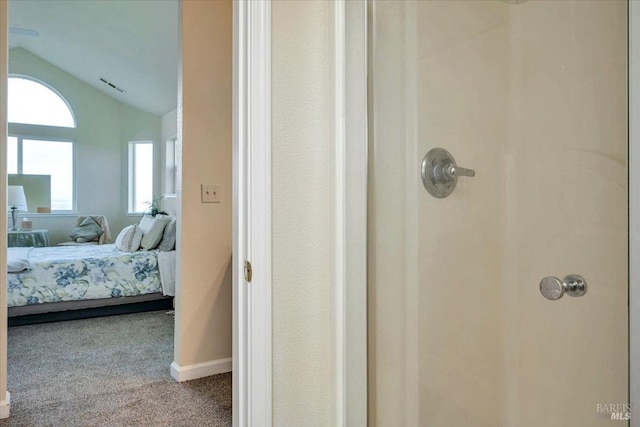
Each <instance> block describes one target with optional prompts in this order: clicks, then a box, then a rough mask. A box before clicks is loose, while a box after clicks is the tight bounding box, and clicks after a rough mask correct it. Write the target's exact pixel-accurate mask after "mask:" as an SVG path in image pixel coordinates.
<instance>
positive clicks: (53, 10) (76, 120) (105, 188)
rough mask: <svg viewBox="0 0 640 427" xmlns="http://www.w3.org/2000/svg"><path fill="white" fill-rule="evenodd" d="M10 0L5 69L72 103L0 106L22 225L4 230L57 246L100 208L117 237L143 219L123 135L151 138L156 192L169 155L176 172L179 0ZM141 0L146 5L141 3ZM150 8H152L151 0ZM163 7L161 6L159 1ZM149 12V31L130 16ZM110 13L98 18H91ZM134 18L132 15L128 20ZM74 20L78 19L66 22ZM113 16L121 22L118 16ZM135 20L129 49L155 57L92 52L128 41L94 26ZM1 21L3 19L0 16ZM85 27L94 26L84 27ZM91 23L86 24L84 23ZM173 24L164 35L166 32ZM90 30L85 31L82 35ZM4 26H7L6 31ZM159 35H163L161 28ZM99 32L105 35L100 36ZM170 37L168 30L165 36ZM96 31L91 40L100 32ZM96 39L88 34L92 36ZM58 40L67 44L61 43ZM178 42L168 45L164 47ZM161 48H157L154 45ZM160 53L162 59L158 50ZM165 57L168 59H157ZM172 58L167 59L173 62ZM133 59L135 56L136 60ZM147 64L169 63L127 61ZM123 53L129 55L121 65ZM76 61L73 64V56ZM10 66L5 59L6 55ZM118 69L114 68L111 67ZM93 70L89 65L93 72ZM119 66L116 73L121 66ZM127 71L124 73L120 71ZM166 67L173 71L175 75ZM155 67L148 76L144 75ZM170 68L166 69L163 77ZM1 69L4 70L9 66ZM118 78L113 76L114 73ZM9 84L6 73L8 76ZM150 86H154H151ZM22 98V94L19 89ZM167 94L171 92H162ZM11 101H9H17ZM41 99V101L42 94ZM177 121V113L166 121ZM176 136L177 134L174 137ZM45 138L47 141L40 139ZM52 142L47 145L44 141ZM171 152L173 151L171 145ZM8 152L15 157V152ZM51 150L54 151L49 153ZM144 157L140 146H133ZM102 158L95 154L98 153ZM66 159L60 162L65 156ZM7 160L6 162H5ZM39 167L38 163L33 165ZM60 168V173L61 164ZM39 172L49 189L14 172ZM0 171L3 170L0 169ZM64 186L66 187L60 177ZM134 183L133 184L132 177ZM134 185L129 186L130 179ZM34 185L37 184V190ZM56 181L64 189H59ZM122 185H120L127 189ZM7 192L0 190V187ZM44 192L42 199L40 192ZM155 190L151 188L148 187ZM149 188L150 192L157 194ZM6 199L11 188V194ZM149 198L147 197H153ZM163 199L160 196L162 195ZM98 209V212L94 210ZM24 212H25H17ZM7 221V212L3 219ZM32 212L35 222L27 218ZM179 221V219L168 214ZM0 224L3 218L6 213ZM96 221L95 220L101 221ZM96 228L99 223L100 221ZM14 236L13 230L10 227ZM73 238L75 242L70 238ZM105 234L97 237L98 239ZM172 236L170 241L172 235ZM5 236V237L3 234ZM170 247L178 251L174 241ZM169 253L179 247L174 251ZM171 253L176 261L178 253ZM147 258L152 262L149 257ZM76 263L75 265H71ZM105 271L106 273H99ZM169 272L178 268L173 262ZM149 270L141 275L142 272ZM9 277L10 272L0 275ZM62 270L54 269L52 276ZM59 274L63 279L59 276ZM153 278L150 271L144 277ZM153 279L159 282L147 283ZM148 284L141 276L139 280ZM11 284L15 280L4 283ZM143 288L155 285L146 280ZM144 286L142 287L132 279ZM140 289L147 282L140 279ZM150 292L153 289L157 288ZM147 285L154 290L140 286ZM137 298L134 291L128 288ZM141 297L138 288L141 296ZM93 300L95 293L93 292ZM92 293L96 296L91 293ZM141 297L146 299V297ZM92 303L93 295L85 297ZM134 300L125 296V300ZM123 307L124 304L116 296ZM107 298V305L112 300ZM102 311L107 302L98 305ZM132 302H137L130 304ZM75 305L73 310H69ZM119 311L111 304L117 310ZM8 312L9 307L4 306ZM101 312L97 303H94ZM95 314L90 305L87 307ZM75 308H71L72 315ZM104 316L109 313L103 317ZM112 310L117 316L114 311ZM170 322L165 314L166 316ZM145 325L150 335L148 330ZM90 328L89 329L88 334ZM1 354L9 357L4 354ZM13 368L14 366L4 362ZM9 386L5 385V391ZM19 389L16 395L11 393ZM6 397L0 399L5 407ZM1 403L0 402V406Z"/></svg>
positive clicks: (23, 242)
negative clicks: (40, 112)
mask: <svg viewBox="0 0 640 427" xmlns="http://www.w3.org/2000/svg"><path fill="white" fill-rule="evenodd" d="M3 3H4V6H5V7H8V13H6V12H7V11H6V10H3V11H2V13H0V16H3V17H7V16H8V17H9V18H8V19H9V20H10V22H9V23H6V22H4V23H3V24H8V27H9V29H10V30H9V37H8V39H4V44H3V45H2V46H1V47H2V50H3V51H5V52H8V53H9V54H8V58H9V63H8V67H7V68H8V71H9V74H10V76H15V77H19V78H21V80H25V81H28V82H30V83H34V84H38V85H40V86H42V87H44V88H46V89H48V90H49V92H50V93H52V94H54V95H58V97H59V98H58V99H59V100H60V101H61V103H60V102H59V104H60V105H62V106H65V107H67V108H68V111H69V114H70V116H71V123H70V124H69V125H66V124H62V125H60V126H57V127H52V126H51V125H52V123H41V124H45V125H47V127H42V126H39V124H38V123H36V122H29V121H28V120H24V119H21V118H18V119H16V116H15V114H12V111H14V112H15V111H16V110H17V109H16V108H11V104H12V102H11V101H12V100H11V99H10V100H9V102H10V108H9V111H8V112H3V116H4V117H7V115H8V116H9V117H8V119H9V120H8V121H10V122H11V123H10V124H9V125H8V129H7V123H6V121H5V120H3V129H5V130H7V131H8V133H9V134H10V137H9V139H8V141H7V142H8V145H7V149H8V155H9V157H8V158H7V162H8V164H5V165H4V167H5V171H8V172H9V173H10V174H11V173H12V174H14V175H15V176H13V177H12V176H10V177H9V179H8V180H7V179H6V178H5V181H4V182H3V183H2V187H3V192H5V191H6V189H7V187H6V185H7V184H8V185H9V187H8V190H9V193H11V194H9V196H12V195H13V193H14V192H15V191H14V190H16V188H15V187H19V190H20V192H19V194H18V196H16V197H17V199H15V200H18V202H16V203H11V205H13V206H15V207H16V209H14V211H16V210H17V211H18V215H17V226H16V227H15V228H16V229H18V230H15V231H12V232H10V234H9V241H10V242H12V243H11V246H16V247H18V246H20V247H22V246H25V247H26V246H27V245H30V246H51V247H57V246H58V244H60V243H63V242H66V241H69V240H70V238H69V236H68V235H69V233H70V232H71V231H72V230H73V229H74V226H76V225H79V224H76V218H77V217H78V214H79V213H91V214H94V213H99V214H101V215H102V216H103V217H104V218H108V219H109V225H110V227H111V232H112V233H113V234H112V238H111V241H112V242H113V240H115V238H116V236H117V235H118V233H119V231H120V229H123V228H126V226H127V225H129V224H132V223H137V222H138V221H139V220H140V216H141V212H137V211H132V210H131V209H130V205H127V199H128V196H127V193H126V192H127V190H130V187H127V185H122V183H123V182H127V180H128V176H129V175H131V167H132V162H131V161H130V160H129V161H128V160H127V157H130V156H128V154H129V153H128V152H127V146H126V144H128V143H129V141H131V140H136V141H138V140H145V141H152V142H153V147H152V148H153V151H152V152H150V155H151V157H150V161H151V163H152V167H153V169H154V171H155V176H154V178H153V179H150V180H148V182H150V185H151V188H152V191H153V193H152V194H153V195H155V194H163V193H164V187H165V176H164V174H165V173H166V174H168V173H169V171H168V168H169V167H171V164H170V162H173V168H174V171H173V175H172V179H173V180H174V182H175V159H176V157H179V155H178V156H176V155H174V156H171V157H170V158H169V156H167V155H166V153H167V152H166V151H165V146H164V144H163V142H164V141H166V140H171V139H173V140H175V138H176V137H177V135H178V130H177V128H178V124H177V116H178V114H177V70H178V40H179V37H178V31H179V22H178V16H179V13H178V2H177V1H175V2H156V4H155V5H153V6H155V10H154V13H155V15H154V13H150V12H149V10H148V9H149V7H148V6H149V5H150V4H151V3H150V2H131V4H130V5H127V6H128V7H130V8H131V9H132V10H131V11H130V12H131V13H125V15H126V16H127V22H123V21H125V20H124V19H122V16H121V14H122V13H123V11H122V7H123V6H125V5H124V4H120V5H119V6H120V8H118V7H116V8H115V9H114V6H117V5H116V4H115V2H86V3H82V2H81V3H78V4H69V3H68V2H67V3H66V4H60V3H58V2H17V1H16V2H13V1H11V2H8V3H7V2H3ZM64 7H71V8H73V10H70V11H66V12H65V11H63V10H62V9H63V8H64ZM145 8H146V9H145ZM152 9H153V8H152ZM158 9H161V10H158ZM150 16H155V18H156V19H155V20H157V21H158V26H159V27H161V31H158V32H157V33H156V34H154V36H153V37H148V32H149V31H151V32H152V33H153V32H154V30H153V29H152V28H149V25H146V26H145V25H138V24H136V22H138V23H139V22H144V21H146V20H148V19H149V18H150ZM96 17H98V18H99V19H101V20H107V21H109V20H110V21H109V22H103V23H96V22H98V21H93V23H92V20H93V19H94V18H96ZM132 21H133V23H132ZM70 22H73V23H74V24H75V25H69V23H70ZM114 22H117V25H115V24H114ZM127 24H130V25H129V26H128V28H130V29H131V28H132V29H135V31H147V35H144V34H142V35H140V37H139V40H135V38H136V37H137V36H136V34H138V33H132V32H131V31H124V33H125V34H126V36H127V37H129V38H133V40H130V41H133V42H132V43H129V44H132V45H134V46H133V49H134V50H135V49H136V48H138V49H142V50H144V51H145V52H146V53H147V55H148V56H151V52H154V54H155V55H156V59H154V58H146V57H144V56H143V57H142V58H140V57H138V58H136V55H134V54H132V53H131V49H129V50H127V51H126V52H125V50H126V49H123V48H120V49H119V52H118V54H120V55H121V56H119V57H117V55H116V57H117V58H116V59H115V61H116V64H115V66H114V62H113V61H114V59H113V58H109V57H110V54H111V53H113V52H107V55H106V56H105V57H106V58H109V60H110V61H109V60H107V61H101V60H100V59H98V56H99V55H100V52H103V53H104V49H105V48H108V46H110V45H117V46H124V45H126V43H124V42H115V41H114V36H113V35H110V34H109V33H108V32H107V31H101V30H100V28H120V30H123V29H124V28H127ZM2 27H3V28H4V29H5V30H6V28H7V27H5V26H4V25H3V26H2ZM74 27H75V30H73V31H79V32H82V31H86V34H85V37H78V36H73V35H69V34H68V33H65V34H62V33H60V31H69V30H71V29H73V28H74ZM88 28H90V30H88ZM87 30H88V31H87ZM168 33H172V35H171V36H170V37H169V36H168V35H167V34H168ZM87 34H89V35H90V37H88V36H86V35H87ZM158 34H161V35H162V36H163V37H165V38H164V39H161V40H155V41H154V42H153V43H155V45H154V46H151V47H146V48H143V47H142V46H141V44H140V43H138V41H140V40H145V42H148V41H149V40H150V39H154V38H155V39H157V38H158ZM4 35H6V32H5V34H4ZM161 38H162V37H161ZM97 39H101V40H97ZM169 39H170V40H169ZM96 40H97V41H96ZM63 41H64V42H67V43H68V42H70V43H79V44H81V45H82V46H80V48H79V46H69V45H68V44H64V43H63ZM92 42H93V43H94V44H92ZM62 46H64V47H62ZM172 48H173V50H174V54H172V55H170V54H169V52H170V51H171V50H172ZM87 50H90V51H91V55H94V58H95V60H94V61H90V62H92V63H100V64H101V67H100V70H98V71H96V70H95V69H91V67H88V66H87V63H86V62H82V61H77V57H74V55H73V54H74V53H76V54H77V55H80V56H84V57H83V59H84V60H85V61H86V59H87V58H88V57H89V56H87ZM158 52H159V53H160V55H158ZM158 56H160V57H161V58H162V60H160V61H159V62H158V60H157V57H158ZM167 58H168V59H169V63H163V61H166V60H167ZM171 58H173V62H171ZM132 60H135V61H132ZM145 61H146V63H145V64H142V65H143V66H146V67H147V68H151V70H154V69H155V67H158V66H159V67H160V68H162V69H163V70H172V71H169V72H163V73H160V72H157V71H156V72H152V71H149V70H146V71H145V70H144V67H143V69H142V70H141V71H138V73H140V72H142V74H144V75H143V76H137V77H136V75H135V72H134V71H135V70H132V69H131V68H130V67H131V66H132V64H134V63H135V64H136V65H140V64H139V63H140V62H145ZM122 63H127V64H128V65H125V66H122ZM73 64H75V65H73ZM2 65H3V66H7V64H4V63H3V64H2ZM114 70H115V71H114ZM92 73H93V74H92ZM118 73H122V74H118ZM127 73H129V74H130V76H127V75H126V74H127ZM171 74H172V76H171ZM149 75H154V79H150V78H148V76H149ZM167 75H170V76H169V77H166V76H167ZM5 77H6V76H5ZM114 82H117V84H116V83H114ZM167 82H169V88H168V93H167V94H166V96H164V95H163V96H164V97H163V96H161V93H160V92H162V91H161V90H159V88H161V87H163V86H167ZM5 85H6V82H5ZM5 85H3V86H2V88H3V90H2V91H0V92H1V93H3V94H4V93H7V92H9V95H11V92H12V91H13V89H12V87H9V88H8V89H9V90H8V91H7V90H6V89H7V87H6V86H5ZM148 94H153V95H152V96H150V95H148ZM21 98H22V99H24V98H25V97H21ZM167 99H168V101H167ZM15 105H16V104H15V102H13V106H14V107H15ZM38 105H41V103H38ZM171 121H173V123H171ZM174 145H175V144H174ZM45 146H46V147H45ZM48 148H51V150H50V152H49V153H48V154H46V149H48ZM174 153H175V151H174ZM12 156H13V157H12ZM54 158H55V159H56V160H55V161H52V159H54ZM139 158H142V156H139ZM96 159H98V161H96ZM64 162H66V163H64ZM44 166H49V167H50V168H53V169H54V170H53V171H49V170H45V169H43V167H44ZM144 166H145V165H144V163H141V162H140V161H139V162H137V163H135V162H134V163H133V167H138V171H143V172H144V169H143V167H144ZM7 167H8V168H7ZM38 167H40V169H38ZM57 172H60V173H57ZM63 172H68V173H67V174H66V176H63V177H62V178H61V177H59V176H57V175H60V174H62V173H63ZM29 174H31V175H33V176H36V177H39V176H42V175H47V176H50V178H49V182H48V183H46V185H48V186H50V187H48V188H51V190H50V191H49V194H45V195H44V198H42V197H41V195H40V193H44V192H38V191H37V190H38V189H39V188H41V187H43V186H42V185H41V183H39V182H36V183H35V184H34V183H33V182H26V181H24V182H14V181H13V179H18V178H20V179H24V178H25V177H26V176H27V175H29ZM3 176H4V174H3ZM96 183H99V184H100V188H101V189H102V191H101V192H99V193H98V192H96V191H95V189H96ZM65 186H66V187H65ZM138 187H139V185H138ZM138 187H135V188H136V189H137V188H138ZM34 188H35V190H34ZM60 189H62V191H58V190H60ZM125 189H126V190H125ZM58 193H63V195H66V196H67V199H66V200H67V203H66V204H65V203H63V204H60V203H59V202H60V200H61V198H60V197H58ZM4 194H6V192H5V193H4ZM47 195H48V196H49V198H48V199H47V197H46V196H47ZM153 198H155V197H153ZM153 198H152V199H153ZM167 199H170V200H169V202H168V203H167V204H164V203H163V204H162V205H161V209H162V210H166V211H169V210H171V206H170V204H173V212H172V213H174V214H175V213H176V210H177V208H176V206H175V205H176V203H175V201H176V198H175V197H173V198H167ZM9 201H10V202H11V197H10V200H9ZM151 201H153V200H150V202H151ZM163 202H164V200H163ZM93 217H94V218H95V216H93ZM23 218H26V220H24V221H23ZM9 222H10V223H11V222H12V221H11V219H9ZM29 222H31V224H29ZM174 222H175V221H174ZM4 224H5V225H6V218H5V223H4ZM99 225H101V224H99ZM10 228H13V227H11V224H10ZM101 231H102V233H103V234H102V235H101V236H102V237H104V233H105V230H104V229H102V230H101ZM16 234H17V236H15V237H14V235H16ZM174 242H175V226H174ZM74 243H75V242H74ZM99 243H102V242H99ZM174 244H175V243H174ZM5 245H6V243H5ZM79 248H80V246H77V247H76V248H71V249H70V250H76V249H77V250H79ZM174 252H175V251H174ZM174 259H175V257H174ZM174 263H175V261H174ZM148 264H149V265H150V263H148ZM145 268H146V267H144V268H140V269H138V270H137V271H133V274H134V276H135V274H136V273H137V274H138V276H136V277H135V282H136V284H132V283H133V281H134V280H133V279H132V280H129V281H128V283H129V284H131V286H129V285H127V286H129V288H128V291H127V290H126V289H118V288H117V287H113V288H111V289H110V290H107V291H109V292H110V293H111V296H116V297H120V296H121V295H123V294H124V295H129V294H131V292H130V291H132V290H133V288H141V286H140V283H145V281H146V280H151V279H149V278H150V277H151V275H152V274H156V275H158V274H159V273H154V272H151V271H143V270H144V269H145ZM75 273H77V271H76V272H74V273H72V274H75ZM101 274H102V276H103V277H98V276H100V275H101ZM109 274H111V273H104V272H96V273H95V274H94V273H90V274H89V275H93V276H94V278H96V277H97V278H98V280H100V279H104V276H108V275H109ZM174 274H175V272H174ZM142 275H146V276H147V277H146V278H141V277H142ZM5 277H6V276H5ZM58 279H60V278H59V277H58ZM63 280H64V279H63ZM148 284H149V285H151V281H149V282H148ZM153 286H155V284H154V285H153ZM64 287H65V292H67V293H70V292H74V291H78V292H84V291H85V290H83V289H77V290H72V289H70V286H64ZM144 287H146V285H142V288H144ZM9 288H10V289H11V286H9ZM148 289H149V290H150V289H151V288H148ZM137 290H140V289H136V291H137ZM142 290H143V291H146V290H147V289H142ZM154 293H159V292H157V291H154ZM150 295H152V293H151V292H149V293H148V294H145V296H150ZM23 297H24V298H22V299H23V300H24V301H22V302H26V304H27V305H25V307H26V306H30V307H29V308H31V307H35V306H36V304H31V303H33V302H36V298H37V299H40V300H44V299H46V295H45V293H44V292H43V293H41V295H39V296H38V297H34V295H33V293H32V294H30V295H24V296H23ZM132 298H135V297H132ZM143 299H144V298H143ZM152 299H153V300H154V301H148V303H149V304H150V305H147V306H145V307H144V309H145V310H146V309H149V308H152V307H156V306H155V305H154V304H156V302H159V300H158V301H155V297H154V298H149V300H152ZM92 301H93V299H92ZM96 301H97V300H96ZM144 304H147V302H145V303H144ZM88 305H92V304H88ZM127 306H128V307H131V305H130V304H128V305H127ZM171 306H172V304H171V301H170V300H166V301H163V302H162V305H158V306H157V307H156V309H157V308H159V307H166V309H163V310H164V311H168V310H170V309H171ZM121 307H125V305H122V306H121ZM110 309H111V308H106V309H104V310H110ZM96 310H98V312H100V311H102V310H103V308H102V307H99V308H96ZM136 310H137V309H136ZM80 311H81V310H73V312H74V314H75V313H79V312H80ZM116 311H117V310H116ZM4 313H5V315H4V316H3V318H6V313H7V308H6V305H5V307H4ZM100 314H103V313H100ZM162 314H163V316H164V317H165V318H166V319H169V322H170V332H171V336H170V337H169V338H170V339H169V341H168V343H169V347H167V348H168V349H169V352H168V353H167V351H166V349H165V350H163V352H164V353H165V354H167V355H168V356H167V357H168V361H166V363H164V364H163V366H164V367H163V370H164V374H165V376H166V375H167V374H168V371H169V365H170V363H171V361H172V360H174V350H173V348H174V341H173V331H174V329H175V328H174V323H175V319H174V318H173V317H172V316H167V315H165V314H164V313H162ZM89 315H93V314H89ZM70 317H71V318H73V317H74V316H73V315H72V316H70ZM105 319H107V318H105ZM113 319H115V318H113ZM163 323H164V324H165V326H166V323H167V321H166V320H165V321H164V322H163ZM152 335H153V334H151V335H148V336H152ZM2 336H3V339H2V341H3V343H4V346H3V352H2V353H3V358H4V357H6V342H7V338H6V325H5V327H4V328H3V335H2ZM94 336H95V335H94ZM5 360H6V359H5ZM0 369H1V371H0V381H2V382H3V384H4V386H3V387H2V389H4V390H6V388H7V387H6V378H7V364H6V363H1V367H0ZM9 370H11V367H9ZM7 396H8V395H7ZM14 399H15V395H14ZM8 402H9V400H8V397H7V399H6V400H4V403H6V404H7V405H5V406H7V410H8ZM3 408H4V406H1V407H0V416H2V415H3V413H2V411H3V410H4V409H3Z"/></svg>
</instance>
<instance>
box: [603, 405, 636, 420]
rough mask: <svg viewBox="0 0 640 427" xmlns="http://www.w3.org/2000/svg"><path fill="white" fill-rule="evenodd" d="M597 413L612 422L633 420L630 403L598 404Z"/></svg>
mask: <svg viewBox="0 0 640 427" xmlns="http://www.w3.org/2000/svg"><path fill="white" fill-rule="evenodd" d="M596 412H597V413H598V414H600V415H601V416H603V417H605V416H606V418H610V419H612V420H620V421H627V420H630V419H631V404H629V403H596Z"/></svg>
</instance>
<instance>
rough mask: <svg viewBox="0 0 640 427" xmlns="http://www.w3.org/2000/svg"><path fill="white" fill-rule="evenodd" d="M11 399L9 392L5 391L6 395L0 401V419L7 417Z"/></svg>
mask: <svg viewBox="0 0 640 427" xmlns="http://www.w3.org/2000/svg"><path fill="white" fill-rule="evenodd" d="M10 401H11V394H9V392H7V397H6V398H5V399H4V400H2V401H0V419H2V418H9V408H10V405H9V402H10Z"/></svg>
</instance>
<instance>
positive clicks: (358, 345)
mask: <svg viewBox="0 0 640 427" xmlns="http://www.w3.org/2000/svg"><path fill="white" fill-rule="evenodd" d="M333 4H334V16H333V19H334V20H333V28H332V29H331V30H332V31H333V35H334V54H335V56H334V59H335V61H334V66H335V74H334V76H335V85H334V95H335V104H334V107H335V115H334V117H335V121H334V125H335V134H334V135H335V141H334V142H333V143H334V144H335V145H334V146H335V173H336V175H335V195H336V196H335V203H336V210H335V218H334V220H335V274H334V276H333V277H334V283H332V284H331V288H332V292H331V293H332V313H333V316H332V324H331V329H332V331H333V333H332V343H333V345H332V349H331V351H332V354H333V358H332V369H331V376H332V384H333V386H332V393H331V399H332V402H330V404H331V407H332V413H333V419H334V423H335V424H334V425H336V426H345V425H354V426H359V425H361V426H365V425H366V419H367V310H366V308H367V300H366V283H367V281H366V271H367V243H366V235H367V223H366V212H367V202H366V197H367V162H368V161H367V137H366V135H367V119H366V118H367V110H366V93H367V79H366V67H367V61H366V54H367V52H366V2H365V1H364V0H359V1H351V2H348V1H345V0H337V1H335V2H334V3H333ZM233 152H234V218H235V220H236V222H235V224H234V248H233V254H234V255H233V328H234V330H233V425H234V426H236V427H240V426H251V425H259V426H270V425H271V424H272V389H271V386H272V381H271V372H272V365H271V360H272V353H271V351H272V330H271V5H270V3H269V2H268V1H263V0H256V1H234V150H233ZM347 165H348V167H347ZM245 260H249V261H250V262H251V264H252V265H253V279H252V282H251V283H247V282H246V281H245V280H244V278H243V268H244V265H243V264H244V261H245ZM347 284H348V286H347Z"/></svg>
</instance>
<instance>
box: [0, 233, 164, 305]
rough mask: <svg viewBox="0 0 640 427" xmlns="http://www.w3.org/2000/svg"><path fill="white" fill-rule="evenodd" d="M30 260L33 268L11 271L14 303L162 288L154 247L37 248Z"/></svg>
mask: <svg viewBox="0 0 640 427" xmlns="http://www.w3.org/2000/svg"><path fill="white" fill-rule="evenodd" d="M12 249H13V248H9V251H11V250H12ZM27 259H28V260H29V263H30V264H31V269H30V270H27V271H24V272H22V273H9V274H8V280H7V293H8V298H7V299H8V306H9V307H14V306H22V305H28V304H42V303H48V302H60V301H77V300H85V299H98V298H111V297H124V296H134V295H142V294H148V293H152V292H159V291H160V290H161V284H160V275H159V272H158V257H157V253H156V252H153V251H150V252H147V251H140V252H133V253H128V252H121V251H119V250H118V249H116V248H115V246H114V245H93V246H55V247H45V248H33V249H31V250H30V251H29V253H28V257H27Z"/></svg>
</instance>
